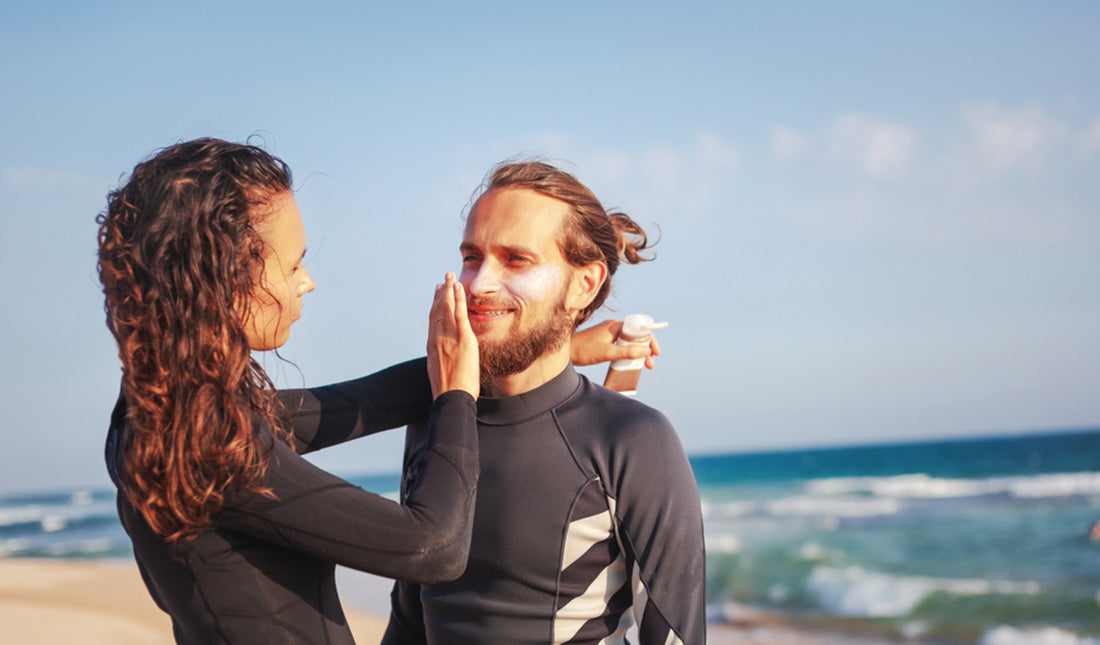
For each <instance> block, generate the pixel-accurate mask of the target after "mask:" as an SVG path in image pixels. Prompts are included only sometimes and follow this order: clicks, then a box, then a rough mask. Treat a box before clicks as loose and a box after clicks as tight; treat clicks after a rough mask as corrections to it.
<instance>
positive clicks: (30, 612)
mask: <svg viewBox="0 0 1100 645" xmlns="http://www.w3.org/2000/svg"><path fill="white" fill-rule="evenodd" d="M337 581H338V585H339V588H340V594H341V598H342V599H343V601H344V610H345V613H346V614H347V616H348V622H349V623H350V624H351V630H352V633H353V634H355V640H356V642H357V643H358V644H359V645H377V643H378V642H379V641H380V640H381V638H382V633H383V632H384V631H385V627H386V623H385V616H386V615H387V614H388V612H389V589H390V586H391V583H390V582H389V581H388V580H385V579H383V578H378V577H375V576H370V575H368V574H364V573H359V572H356V571H349V570H347V569H340V570H338V574H337ZM361 610H365V611H361ZM738 615H739V620H738V621H737V623H736V624H712V625H710V626H708V633H709V634H708V635H709V637H708V639H707V640H708V643H709V644H710V645H765V644H766V645H888V644H889V643H891V642H893V641H887V640H880V639H873V638H861V637H852V636H847V635H839V634H838V635H830V634H823V633H820V632H815V631H811V630H807V629H798V628H795V627H793V626H791V625H789V624H787V623H784V622H783V619H782V617H779V616H774V615H768V614H762V613H758V612H752V611H746V610H742V611H739V612H738ZM0 635H3V637H2V640H3V642H5V643H37V644H40V645H72V644H73V643H81V644H82V645H172V642H173V641H172V627H171V623H170V621H169V620H168V616H167V615H166V614H164V613H163V612H162V611H160V610H159V609H157V607H156V605H154V604H153V601H152V599H150V598H149V594H148V593H147V592H146V591H145V585H144V584H142V581H141V576H140V574H139V573H138V570H137V567H136V566H135V565H134V564H133V563H132V562H125V561H94V560H93V561H89V560H32V559H18V558H16V559H7V558H0Z"/></svg>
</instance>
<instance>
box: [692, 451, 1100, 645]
mask: <svg viewBox="0 0 1100 645" xmlns="http://www.w3.org/2000/svg"><path fill="white" fill-rule="evenodd" d="M693 466H694V468H695V472H696V477H697V479H698V481H699V485H700V491H701V493H702V497H703V499H704V517H705V524H706V531H707V544H708V566H707V569H708V593H709V596H710V600H711V604H712V607H713V608H714V613H715V614H717V615H719V616H729V617H733V618H735V617H736V613H737V607H736V604H732V603H741V604H746V605H752V606H757V607H764V608H767V609H771V610H774V611H780V612H783V613H786V614H789V615H793V616H796V617H800V618H801V619H803V620H806V621H808V622H811V623H813V624H816V625H822V626H823V627H824V628H830V629H844V630H859V631H870V632H878V633H884V634H887V635H894V636H906V637H910V638H914V639H921V640H927V641H930V642H959V643H976V642H985V643H994V642H996V643H1002V642H1003V643H1009V642H1011V643H1026V642H1035V643H1040V642H1044V643H1045V642H1050V643H1067V644H1070V645H1072V644H1075V643H1090V644H1091V643H1100V640H1093V639H1095V638H1096V637H1098V636H1100V541H1096V542H1094V541H1092V540H1090V537H1089V533H1090V528H1091V526H1092V525H1093V523H1094V522H1096V521H1098V520H1100V472H1098V471H1100V432H1078V433H1072V434H1042V435H1029V436H1019V437H1007V438H986V439H968V440H961V441H940V442H923V443H913V444H894V445H883V446H858V447H849V448H836V449H830V450H802V451H792V452H783V453H761V454H739V455H722V456H714V457H705V458H696V459H695V460H693ZM731 606H732V609H731ZM1006 635H1011V637H1009V636H1006ZM1028 635H1030V637H1029V636H1028Z"/></svg>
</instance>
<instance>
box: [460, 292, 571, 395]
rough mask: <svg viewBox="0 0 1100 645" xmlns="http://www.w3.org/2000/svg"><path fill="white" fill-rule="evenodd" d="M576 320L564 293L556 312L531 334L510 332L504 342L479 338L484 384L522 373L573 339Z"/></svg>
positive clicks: (542, 321)
mask: <svg viewBox="0 0 1100 645" xmlns="http://www.w3.org/2000/svg"><path fill="white" fill-rule="evenodd" d="M572 333H573V317H572V316H570V315H569V313H568V312H567V311H566V310H565V298H564V294H563V297H562V298H561V300H560V301H559V302H558V303H557V305H556V306H555V307H554V310H553V311H552V312H551V313H550V314H549V315H548V316H547V317H546V318H544V319H543V320H540V321H538V322H536V323H535V327H534V328H533V329H531V330H529V331H527V332H521V331H519V330H509V332H508V335H507V337H506V338H504V339H502V340H482V339H480V338H479V339H478V354H479V358H480V360H481V382H482V383H488V382H489V381H491V380H492V379H494V378H497V377H500V376H509V375H511V374H519V373H520V372H522V371H523V370H525V369H527V368H528V367H531V364H532V363H534V362H535V361H536V360H537V359H538V358H539V357H541V356H543V355H545V354H548V353H550V352H553V351H555V350H557V349H559V348H561V346H562V345H564V344H565V342H566V341H567V340H569V337H570V335H571V334H572Z"/></svg>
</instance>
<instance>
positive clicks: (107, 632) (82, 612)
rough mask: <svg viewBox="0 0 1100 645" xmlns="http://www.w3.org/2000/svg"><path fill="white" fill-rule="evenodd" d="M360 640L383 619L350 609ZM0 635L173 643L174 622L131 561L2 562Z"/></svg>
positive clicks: (56, 641) (378, 634) (99, 644)
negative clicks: (146, 585)
mask: <svg viewBox="0 0 1100 645" xmlns="http://www.w3.org/2000/svg"><path fill="white" fill-rule="evenodd" d="M344 613H345V615H346V616H347V619H348V624H349V625H350V626H351V630H352V633H353V634H354V635H355V640H356V642H357V643H360V644H361V645H376V644H377V643H378V642H379V641H380V640H381V639H382V634H383V632H384V631H385V629H386V623H385V620H384V619H382V618H379V617H378V616H380V615H384V614H381V613H380V612H378V611H377V610H375V612H373V613H364V612H362V611H361V610H359V609H358V605H357V604H355V603H345V606H344ZM0 634H3V635H4V642H11V643H39V644H41V645H72V644H73V643H81V644H82V645H173V643H174V639H173V638H172V622H171V620H170V619H169V618H168V615H167V614H165V613H164V612H162V611H161V610H160V609H159V608H158V607H157V606H156V604H155V603H154V602H153V599H152V598H151V597H150V596H149V593H148V592H147V591H146V590H145V584H144V583H143V582H142V580H141V574H140V573H139V572H138V569H137V565H135V564H134V563H133V561H130V560H117V559H111V560H68V559H49V558H41V559H36V558H0Z"/></svg>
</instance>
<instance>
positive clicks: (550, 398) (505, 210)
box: [383, 163, 706, 645]
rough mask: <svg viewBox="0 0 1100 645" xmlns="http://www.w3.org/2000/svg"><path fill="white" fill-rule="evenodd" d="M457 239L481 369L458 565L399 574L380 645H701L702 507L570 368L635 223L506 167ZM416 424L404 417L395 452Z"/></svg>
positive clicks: (678, 466)
mask: <svg viewBox="0 0 1100 645" xmlns="http://www.w3.org/2000/svg"><path fill="white" fill-rule="evenodd" d="M460 248H461V252H462V274H461V281H462V283H463V285H464V286H465V287H466V293H467V299H468V300H467V302H468V311H469V318H470V322H471V324H472V326H473V329H474V332H475V334H476V335H477V337H478V343H479V348H480V353H481V370H482V372H481V380H482V387H481V397H480V399H479V401H478V429H479V441H480V455H481V456H480V461H481V479H480V482H479V485H478V499H477V503H476V510H475V516H474V534H473V545H472V548H471V553H470V561H469V564H468V566H467V569H466V572H465V573H464V574H463V576H462V577H461V578H459V579H458V580H456V581H454V582H450V583H444V584H433V585H424V586H417V585H408V584H404V583H398V584H397V585H396V586H395V588H394V593H393V613H392V615H391V618H390V623H389V627H388V629H387V632H386V637H385V638H384V640H383V643H385V644H387V645H395V644H399V643H432V644H439V645H462V644H466V643H478V644H490V643H491V644H494V645H495V644H501V643H507V644H515V643H623V642H625V633H626V630H627V628H628V627H629V626H630V625H631V624H632V623H634V622H635V621H636V622H637V625H638V638H639V640H640V642H641V643H643V644H646V645H648V644H650V643H661V644H667V643H687V644H692V645H702V644H703V643H704V642H705V640H706V635H705V632H706V625H705V611H704V580H705V571H704V553H703V534H702V519H701V513H700V505H699V495H698V491H697V489H696V486H695V481H694V478H693V476H692V472H691V468H690V466H689V465H688V462H687V459H686V457H685V456H684V452H683V449H682V447H681V446H680V442H679V439H678V438H677V436H676V433H675V431H674V430H673V428H672V426H671V425H670V424H669V422H668V420H667V419H666V418H665V417H664V416H663V415H661V414H660V413H659V412H657V411H656V410H653V409H652V408H649V407H647V406H645V405H643V404H642V403H639V402H638V401H636V400H633V399H630V398H627V397H624V396H622V395H620V394H617V393H614V392H611V391H609V390H606V389H604V388H602V387H599V386H596V385H593V384H592V383H590V382H589V381H588V380H587V379H586V378H584V377H582V376H580V375H578V374H577V373H576V372H575V371H574V370H573V367H572V365H571V363H570V335H571V334H572V332H573V330H574V329H575V328H576V326H577V325H579V324H581V323H582V322H584V321H585V320H587V319H588V317H589V316H590V315H591V314H592V313H593V312H594V311H595V310H596V309H598V308H599V307H600V306H601V305H602V304H603V302H604V300H605V299H606V297H607V294H608V292H609V290H610V280H611V276H612V275H613V274H614V272H615V270H616V268H617V267H618V264H619V261H620V257H621V258H622V259H623V260H625V261H627V262H630V263H637V262H639V261H641V260H642V259H643V258H641V256H639V255H638V252H639V251H640V250H643V249H644V248H646V238H645V234H644V232H643V231H642V229H641V228H640V227H638V226H637V225H636V224H635V223H634V222H633V221H632V220H631V219H630V218H629V217H627V216H626V215H624V214H622V213H612V214H608V213H607V212H606V211H605V210H604V209H603V207H602V206H601V205H600V203H599V201H598V200H597V199H596V198H595V196H594V195H592V193H591V192H590V191H589V190H588V189H587V188H585V187H584V186H583V185H582V184H580V183H579V182H578V181H577V180H576V179H575V178H573V177H572V176H571V175H569V174H567V173H565V172H562V171H560V170H558V169H556V168H554V167H552V166H549V165H546V164H542V163H520V164H506V165H503V166H500V167H498V168H497V169H496V170H495V171H494V172H493V174H492V175H491V177H490V179H489V181H488V184H487V187H486V189H485V191H484V193H483V194H482V195H481V196H480V198H479V199H478V200H477V201H476V202H475V204H474V206H473V208H472V209H471V211H470V214H469V217H468V218H467V222H466V228H465V233H464V235H463V241H462V245H461V247H460ZM425 432H426V430H425V428H424V427H423V426H422V425H413V426H410V427H409V431H408V435H407V440H406V441H407V445H406V464H410V463H413V461H414V460H415V457H416V455H417V454H418V451H421V450H422V448H421V445H422V443H423V441H424V438H425ZM406 470H407V472H406V473H405V475H406V479H405V481H406V482H409V481H411V480H410V479H409V477H410V475H412V474H413V473H410V472H408V467H407V468H406ZM405 488H407V486H406V487H405ZM409 492H410V491H408V490H404V491H403V494H408V493H409Z"/></svg>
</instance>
